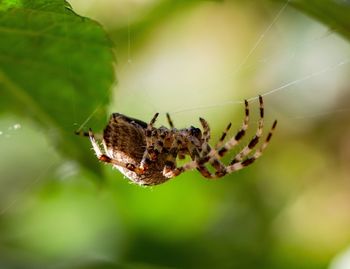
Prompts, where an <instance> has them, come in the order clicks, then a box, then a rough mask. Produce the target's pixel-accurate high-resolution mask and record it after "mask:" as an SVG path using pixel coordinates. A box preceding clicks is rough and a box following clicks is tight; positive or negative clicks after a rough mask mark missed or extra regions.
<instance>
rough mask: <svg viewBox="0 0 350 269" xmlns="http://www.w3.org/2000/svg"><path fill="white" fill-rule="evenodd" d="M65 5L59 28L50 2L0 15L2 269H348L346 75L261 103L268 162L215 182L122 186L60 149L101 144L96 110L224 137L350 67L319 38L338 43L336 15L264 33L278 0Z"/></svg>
mask: <svg viewBox="0 0 350 269" xmlns="http://www.w3.org/2000/svg"><path fill="white" fill-rule="evenodd" d="M70 2H71V4H72V6H73V8H74V11H73V10H72V8H71V6H70V5H69V4H68V3H67V2H66V1H63V0H54V1H49V0H33V1H30V0H3V1H0V94H1V98H0V112H1V118H0V148H1V152H2V153H3V154H2V155H1V159H0V175H1V180H0V268H55V269H57V268H59V269H60V268H62V269H65V268H91V269H97V268H126V269H128V268H130V269H134V268H135V269H142V268H144V269H148V268H247V269H249V268H251V269H255V268H266V269H274V268H275V269H295V268H298V269H304V268H305V269H321V268H329V269H347V267H346V266H349V262H348V263H346V262H343V261H344V260H346V258H347V255H348V254H347V252H346V249H347V248H349V246H350V231H349V230H348V226H349V225H350V214H349V212H350V208H349V204H350V199H349V197H350V191H349V190H350V182H349V173H350V171H349V168H348V163H349V160H350V150H349V148H350V144H349V142H348V137H349V134H350V129H349V125H348V124H347V123H348V122H349V120H350V119H349V115H348V113H347V112H348V109H349V107H350V106H349V104H350V102H349V100H350V96H349V94H348V93H347V92H348V88H349V87H348V85H349V79H348V75H347V74H348V68H347V69H346V66H345V67H344V69H342V70H338V69H335V70H329V72H324V73H322V74H321V75H320V76H318V77H317V79H315V81H312V83H310V84H302V85H299V87H298V85H294V88H293V89H294V91H293V92H291V93H288V94H287V93H284V94H274V95H269V96H266V99H265V102H266V103H265V107H266V122H267V124H269V123H270V122H272V120H273V119H274V117H278V119H279V126H278V129H277V132H276V135H275V136H274V138H273V140H272V144H271V146H270V147H269V149H268V151H267V153H266V154H265V155H264V156H263V158H262V159H263V160H262V161H259V162H256V164H254V166H252V167H249V168H247V169H244V170H243V171H240V172H238V173H235V174H232V175H228V176H226V177H225V178H223V179H221V180H218V181H205V180H203V178H202V176H201V175H200V174H199V173H196V172H189V173H186V174H184V175H182V176H180V177H178V178H176V179H174V180H171V181H169V182H168V183H166V184H164V185H160V186H157V187H155V188H142V187H139V186H136V185H132V184H128V183H127V179H125V178H123V177H122V176H121V175H120V173H118V172H117V171H115V170H112V169H111V168H110V167H108V166H107V167H105V168H103V169H101V167H103V166H102V164H100V163H98V162H97V161H96V160H95V157H94V154H93V152H92V151H91V150H90V147H91V146H90V145H89V141H88V140H87V139H84V138H81V137H76V136H74V134H73V132H74V130H76V129H77V128H79V127H83V128H88V127H92V128H93V129H94V130H95V129H96V131H97V130H101V129H102V128H103V125H104V124H105V122H106V118H107V117H106V111H108V110H111V111H115V110H116V109H118V110H119V111H120V112H122V113H130V115H132V116H134V115H135V114H136V115H137V114H138V113H139V115H138V116H140V118H141V119H142V120H145V121H147V119H148V118H149V115H152V114H153V113H154V112H155V111H153V110H157V111H158V110H159V109H160V110H162V107H165V109H166V111H170V112H173V111H174V112H176V111H177V108H180V110H179V112H178V113H172V115H174V116H173V119H174V121H175V123H176V126H179V128H182V126H188V125H189V124H191V125H192V124H197V123H195V119H196V118H197V117H198V116H199V115H201V116H205V118H207V117H208V119H209V122H210V123H211V124H212V125H211V126H212V131H213V135H212V136H213V139H216V138H217V137H218V136H219V135H220V132H221V131H222V127H223V126H225V125H226V124H227V121H229V120H230V121H231V120H237V122H236V121H233V123H234V124H233V129H235V128H236V129H237V128H239V125H240V124H239V122H240V121H241V116H242V107H241V104H240V105H239V106H233V104H234V102H231V103H230V102H227V101H230V100H235V99H237V98H238V97H237V96H239V98H238V99H239V100H240V99H241V97H240V96H244V98H249V97H250V96H251V95H253V96H256V95H257V94H258V93H261V91H263V89H264V90H265V88H267V89H271V87H272V88H276V87H278V86H279V85H281V83H282V85H286V83H288V81H291V80H294V81H295V80H298V79H299V80H303V79H302V78H303V77H304V76H307V75H308V74H310V73H312V72H315V70H316V72H317V70H319V69H317V68H316V69H315V66H316V67H319V66H323V62H322V61H324V62H325V63H330V65H332V64H334V63H333V62H331V61H329V62H328V61H327V59H331V60H338V59H340V60H342V61H344V59H345V60H346V59H347V58H346V57H347V56H348V57H350V53H349V47H348V44H346V43H345V42H342V41H340V40H339V39H338V38H337V37H335V38H334V37H332V36H331V40H330V41H329V40H328V39H327V38H328V37H329V35H330V32H332V33H333V32H336V33H340V34H342V35H343V36H345V37H347V38H348V37H349V29H350V28H349V25H348V24H349V20H348V18H347V17H348V13H349V2H348V1H340V0H339V1H326V0H324V1H316V0H315V1H306V0H305V1H301V0H297V1H295V0H294V1H289V2H288V5H286V10H283V14H282V15H281V18H279V20H280V21H278V25H277V23H276V21H275V19H276V14H279V12H280V11H281V10H282V9H281V8H283V5H284V4H286V3H287V1H282V0H281V1H280V2H281V3H276V2H277V1H253V0H252V1H195V0H192V1H185V0H178V1H171V0H152V1H151V0H149V1H109V0H105V1H86V0H72V1H70ZM289 5H291V6H293V7H295V8H297V9H298V10H300V11H302V12H305V13H306V14H309V15H312V16H313V17H315V18H316V19H317V20H319V21H320V22H322V23H323V24H325V25H326V29H325V28H324V27H321V26H320V25H318V24H317V23H316V22H314V21H311V20H309V19H307V18H305V17H303V16H301V15H300V14H298V13H296V12H295V11H292V9H289ZM75 12H78V13H79V14H82V15H83V16H80V15H77V14H76V13H75ZM87 17H89V18H92V19H94V20H92V19H88V18H87ZM96 21H98V22H99V23H97V22H96ZM272 22H273V23H272ZM271 23H272V24H271ZM101 25H103V26H101ZM266 29H270V31H272V32H268V31H266ZM327 29H328V30H329V33H328V34H326V35H325V32H326V31H327ZM315 32H316V34H315ZM305 36H307V37H308V36H310V37H308V38H307V39H306V40H308V41H310V40H311V41H312V42H313V43H314V44H311V45H310V44H305V39H303V38H304V37H305ZM320 36H321V37H320ZM259 39H261V40H263V42H261V43H259ZM257 40H258V43H257ZM310 43H311V42H310ZM315 44H316V45H315ZM254 46H255V47H256V50H255V49H254V50H252V49H251V48H254ZM114 49H115V51H116V52H115V54H116V55H117V58H118V65H117V66H114V55H113V54H114V52H113V50H114ZM286 51H287V52H286ZM247 55H248V56H247ZM290 55H292V56H290ZM325 56H327V57H325ZM206 57H208V58H206ZM259 57H260V58H259ZM248 58H249V59H248ZM242 59H243V60H242ZM286 59H287V60H286ZM290 59H291V60H290ZM281 62H282V64H281ZM240 63H241V66H240V70H238V69H237V66H239V65H240ZM326 66H327V65H326ZM115 70H116V71H115ZM232 70H236V71H237V70H238V71H239V72H238V71H237V72H236V73H235V74H234V75H233V73H232ZM331 71H332V72H331ZM115 72H117V74H118V78H119V80H120V84H119V85H118V86H116V87H114V88H113V92H112V93H111V92H110V89H111V87H112V84H113V82H114V79H115V75H114V73H115ZM206 72H207V73H206ZM224 72H227V74H224V75H226V77H225V76H223V77H219V78H218V80H217V81H219V82H222V83H221V84H220V83H219V84H215V80H214V83H213V81H212V80H211V78H212V77H215V76H217V75H220V74H221V73H224ZM169 78H170V79H169ZM237 78H238V79H237ZM236 79H237V80H238V82H237V80H236ZM244 79H245V80H246V81H244V82H242V81H241V80H244ZM192 80H193V81H195V83H194V85H198V89H199V90H198V91H196V90H195V89H193V88H192V84H191V82H188V81H192ZM150 81H151V83H150ZM271 81H272V82H271ZM187 82H188V83H187ZM152 83H153V84H152ZM182 83H183V84H182ZM186 83H187V84H186ZM213 84H214V85H213ZM167 85H170V86H169V87H167ZM173 85H174V86H173ZM276 85H277V86H276ZM171 86H173V87H174V88H171ZM135 88H136V89H137V90H135ZM150 88H151V89H155V90H153V91H152V90H150ZM168 88H169V89H170V90H168V91H167V89H168ZM196 88H197V86H196ZM226 88H227V89H228V90H226V91H225V89H226ZM159 89H161V90H159ZM173 89H175V90H173ZM232 89H234V90H232ZM252 89H253V90H252ZM298 89H300V91H298ZM235 94H236V95H235ZM205 96H207V97H206V98H207V99H205ZM157 98H158V99H157ZM201 98H203V99H201ZM206 100H209V103H208V104H209V106H207V103H205V101H206ZM225 102H226V107H224V108H223V106H219V105H215V104H217V103H221V104H225ZM251 103H252V106H251V115H252V116H251V117H252V120H251V126H252V128H251V129H253V130H252V131H251V133H249V134H248V138H247V140H246V141H245V142H247V141H248V140H249V137H250V136H251V135H252V134H253V133H254V131H255V130H254V129H255V127H256V124H255V120H256V117H257V116H256V115H257V114H258V113H257V107H256V103H254V102H253V101H252V102H251ZM188 104H190V107H189V109H188V107H186V105H188ZM227 104H228V105H229V106H227ZM197 106H198V107H199V108H200V109H199V108H197ZM206 106H207V107H206ZM203 107H204V109H203ZM213 107H214V108H215V109H217V110H214V111H213V110H210V109H209V108H213ZM205 108H207V109H205ZM343 108H344V109H343ZM317 109H319V110H317ZM219 110H220V111H219ZM221 110H222V111H221ZM218 111H219V112H220V113H219V112H218ZM327 111H331V112H332V113H331V114H327ZM344 111H345V112H344ZM184 112H186V113H184ZM317 112H319V113H320V114H321V115H322V116H321V117H319V116H317ZM181 113H182V114H181ZM308 113H310V114H311V116H309V114H308ZM194 114H195V115H194ZM203 114H204V115H203ZM315 114H316V116H315ZM128 115H129V114H128ZM298 115H300V118H298ZM87 122H88V123H87ZM162 122H164V119H160V120H159V124H161V123H162ZM80 125H81V126H80ZM238 150H239V149H238ZM233 152H237V150H236V151H233ZM225 161H227V160H225ZM101 170H102V171H101ZM91 171H93V172H94V173H91ZM94 182H103V184H95V183H94ZM343 251H344V254H343ZM341 262H342V263H341ZM342 264H345V265H342Z"/></svg>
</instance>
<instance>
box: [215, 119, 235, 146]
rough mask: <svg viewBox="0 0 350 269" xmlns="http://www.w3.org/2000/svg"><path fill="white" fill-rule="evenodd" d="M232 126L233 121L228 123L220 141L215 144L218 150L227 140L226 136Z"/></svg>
mask: <svg viewBox="0 0 350 269" xmlns="http://www.w3.org/2000/svg"><path fill="white" fill-rule="evenodd" d="M231 126H232V124H231V122H230V123H229V124H228V125H227V127H226V129H225V130H224V131H223V132H222V135H221V137H220V139H219V141H218V142H217V143H216V145H215V150H218V149H219V148H220V147H221V146H222V144H223V143H224V140H225V138H226V136H227V133H228V131H229V130H230V128H231Z"/></svg>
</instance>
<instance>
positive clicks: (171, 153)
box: [163, 136, 184, 178]
mask: <svg viewBox="0 0 350 269" xmlns="http://www.w3.org/2000/svg"><path fill="white" fill-rule="evenodd" d="M183 141H184V138H183V137H182V136H179V137H177V138H176V139H174V140H173V142H172V145H171V147H170V148H169V149H167V148H164V150H166V153H167V157H166V159H165V166H164V169H163V175H164V176H165V177H168V178H171V177H174V176H176V175H178V174H179V173H180V170H179V171H177V168H176V158H177V156H178V153H179V150H180V148H181V146H182V143H183Z"/></svg>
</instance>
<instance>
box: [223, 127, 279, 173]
mask: <svg viewBox="0 0 350 269" xmlns="http://www.w3.org/2000/svg"><path fill="white" fill-rule="evenodd" d="M276 125H277V120H275V121H274V122H273V125H272V127H271V130H270V132H269V133H268V135H267V137H266V140H265V142H264V143H263V144H262V146H261V147H260V148H259V149H258V150H256V151H255V153H254V155H253V156H252V157H248V158H247V159H245V160H244V161H240V162H237V163H233V164H232V165H229V166H227V168H226V172H227V173H232V172H235V171H237V170H240V169H242V168H244V167H246V166H248V165H250V164H252V163H253V162H254V161H255V160H256V159H258V158H260V156H261V155H262V153H263V151H264V150H265V149H266V147H267V146H268V144H269V142H270V139H271V137H272V134H273V131H274V130H275V128H276Z"/></svg>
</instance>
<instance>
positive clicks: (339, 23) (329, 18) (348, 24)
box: [279, 0, 350, 39]
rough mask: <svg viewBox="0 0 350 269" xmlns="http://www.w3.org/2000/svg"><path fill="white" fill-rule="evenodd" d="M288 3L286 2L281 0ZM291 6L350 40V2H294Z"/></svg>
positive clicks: (315, 0) (316, 0) (295, 0)
mask: <svg viewBox="0 0 350 269" xmlns="http://www.w3.org/2000/svg"><path fill="white" fill-rule="evenodd" d="M279 1H280V2H286V1H285V0H279ZM290 4H291V5H292V6H293V7H295V8H297V9H298V10H300V11H301V12H304V13H306V14H308V15H310V16H313V17H314V18H315V19H317V20H319V21H320V22H322V23H324V24H326V25H327V26H328V27H329V29H330V31H334V32H336V33H339V34H341V35H343V36H344V37H345V38H347V39H350V20H349V14H350V2H349V1H347V0H338V1H334V0H311V1H310V0H309V1H307V0H293V1H290Z"/></svg>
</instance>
